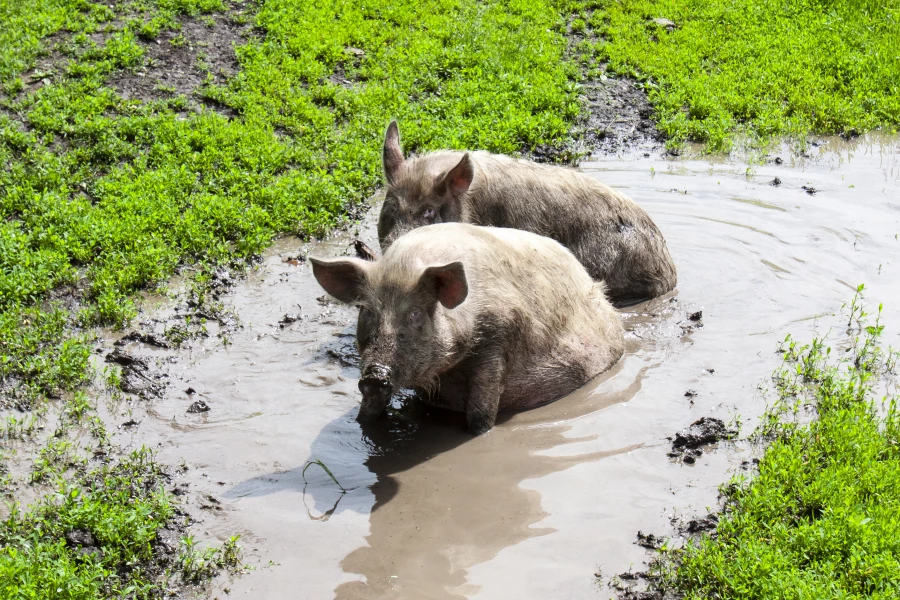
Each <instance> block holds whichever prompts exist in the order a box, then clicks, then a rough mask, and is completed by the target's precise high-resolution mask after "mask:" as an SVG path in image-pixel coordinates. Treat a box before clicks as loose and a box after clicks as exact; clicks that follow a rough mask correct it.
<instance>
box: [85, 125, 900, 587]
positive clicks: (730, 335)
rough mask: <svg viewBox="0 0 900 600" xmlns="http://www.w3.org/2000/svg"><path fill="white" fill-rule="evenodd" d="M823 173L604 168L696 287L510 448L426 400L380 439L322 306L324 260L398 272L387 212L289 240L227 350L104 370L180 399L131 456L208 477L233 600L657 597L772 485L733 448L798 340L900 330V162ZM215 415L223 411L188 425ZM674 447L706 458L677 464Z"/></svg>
mask: <svg viewBox="0 0 900 600" xmlns="http://www.w3.org/2000/svg"><path fill="white" fill-rule="evenodd" d="M810 154H811V155H810V156H809V157H805V158H804V157H800V158H796V159H792V158H788V156H789V155H787V154H783V155H782V156H783V157H785V158H784V159H783V160H782V162H781V164H777V163H776V162H775V161H771V162H769V163H767V164H765V165H762V166H755V167H753V168H752V169H751V171H750V174H749V175H748V171H747V166H748V165H746V164H743V163H741V162H739V161H722V162H714V163H711V162H709V161H707V160H699V159H687V158H680V159H677V160H672V159H671V158H663V157H662V156H660V155H658V154H657V155H654V156H651V157H650V158H645V157H644V156H643V153H638V152H636V153H634V154H633V155H626V156H620V157H611V156H610V157H604V158H601V159H600V160H598V161H596V162H592V163H586V164H583V165H582V169H583V170H584V171H585V172H586V173H588V174H590V175H591V176H594V177H598V178H599V179H601V180H602V181H604V182H605V183H607V184H609V185H612V186H613V187H616V188H619V189H622V190H623V191H624V192H625V193H627V194H628V195H630V196H631V197H632V198H634V199H635V200H636V201H637V202H639V203H640V204H641V205H642V206H644V207H645V208H646V209H647V210H648V212H649V213H650V214H651V216H653V218H654V220H655V221H656V223H657V224H658V225H659V227H660V229H661V230H662V231H663V233H664V234H665V236H666V238H667V240H668V244H669V248H670V251H671V253H672V255H673V257H674V259H675V261H676V264H677V265H678V269H679V284H678V287H677V289H676V290H675V291H674V292H673V293H671V294H669V295H667V296H664V297H662V298H657V299H655V300H652V301H649V302H645V303H642V304H638V305H635V306H631V307H627V308H625V309H624V310H623V312H622V315H623V320H624V323H625V327H626V343H627V351H626V355H625V356H624V357H623V359H622V360H621V361H620V362H619V363H618V364H617V365H616V366H615V367H614V368H612V369H611V370H610V371H608V372H607V373H604V374H603V375H601V376H600V377H598V378H596V379H595V380H593V381H591V382H590V383H589V384H588V385H586V386H585V387H583V388H582V389H580V390H578V391H577V392H575V393H573V394H571V395H570V396H568V397H566V398H563V399H561V400H559V401H557V402H555V403H552V404H549V405H547V406H543V407H540V408H537V409H534V410H531V411H526V412H521V413H506V414H501V416H500V419H499V420H498V423H497V426H496V427H495V428H494V429H493V430H492V431H491V432H489V433H488V434H487V435H484V436H479V437H472V436H471V435H469V434H468V433H467V431H466V428H465V423H464V420H465V419H464V416H462V415H460V414H456V413H447V412H444V411H441V410H439V409H436V408H431V407H428V406H426V405H423V404H422V403H419V402H417V401H416V399H415V398H414V396H412V395H411V394H400V395H398V396H397V397H395V398H394V400H393V402H392V404H391V407H390V409H389V411H388V415H387V417H386V418H383V419H380V420H378V421H377V422H375V423H369V424H365V425H361V424H359V423H357V422H356V420H355V417H356V413H357V410H358V406H359V399H360V394H359V391H358V390H357V382H358V378H359V372H358V370H357V365H358V355H357V354H356V351H355V347H354V343H353V331H354V323H355V318H356V315H355V314H354V312H353V311H352V310H350V309H348V308H347V307H344V306H341V305H339V304H337V303H335V302H333V301H331V300H329V299H328V298H326V297H325V296H324V295H323V292H322V290H321V289H320V288H319V287H318V286H317V285H316V284H315V281H314V279H313V277H312V274H311V270H310V267H309V263H308V261H307V260H306V257H307V256H309V255H314V256H322V257H327V256H342V255H343V256H353V255H356V254H357V252H358V248H359V246H358V244H357V242H358V241H359V242H361V243H362V244H364V245H366V246H367V247H368V248H369V250H370V251H371V252H372V253H373V254H374V253H376V252H377V250H373V249H377V248H378V244H377V239H376V236H375V231H374V220H375V215H376V214H377V211H375V210H371V211H369V213H368V214H367V216H366V217H365V219H364V220H363V221H362V222H361V223H360V225H359V226H357V227H351V228H349V229H348V230H347V231H344V232H339V233H337V234H335V235H334V236H332V237H330V238H328V239H326V240H323V241H321V242H315V243H305V242H302V241H301V240H297V239H290V238H289V239H283V240H280V241H278V242H277V243H276V244H275V246H274V247H273V248H272V249H271V250H270V251H269V252H268V253H267V254H266V256H265V257H264V258H263V260H262V261H261V263H260V264H259V265H258V266H257V267H256V268H255V269H254V270H252V271H251V272H250V273H249V274H248V276H247V277H246V278H245V279H242V280H234V278H232V280H233V281H234V285H231V286H230V287H226V288H224V289H223V291H222V293H221V300H222V302H224V303H225V304H226V305H227V306H229V307H230V310H231V311H232V313H233V316H234V319H233V321H231V324H230V325H228V326H227V327H226V326H225V325H221V324H220V323H219V322H218V321H212V320H211V321H210V322H209V323H208V324H207V328H208V331H207V335H206V336H199V337H196V338H194V339H192V340H190V341H188V342H185V343H184V344H183V345H182V346H181V347H180V348H176V347H170V348H164V347H160V346H159V345H155V344H152V343H149V342H147V341H145V340H144V339H143V338H141V337H140V336H134V337H131V338H129V339H127V340H124V341H122V342H121V345H120V346H114V345H113V342H115V340H116V339H118V337H119V336H113V335H111V334H110V335H109V336H108V337H109V340H108V341H107V344H106V347H105V349H104V353H110V352H113V351H116V350H118V351H119V352H120V356H125V355H127V356H132V357H140V359H141V360H143V361H144V362H145V364H146V365H147V366H148V368H159V369H160V370H161V371H163V370H164V372H165V373H166V374H167V375H168V385H166V386H165V388H164V390H162V391H161V393H160V395H159V397H153V398H149V397H148V399H146V400H144V399H138V398H137V396H135V401H133V402H131V403H129V404H128V407H129V411H130V413H129V415H128V416H129V418H130V419H133V420H134V421H135V423H136V424H135V425H133V426H130V427H127V428H126V427H123V428H121V429H119V430H118V431H117V432H116V434H115V437H116V441H117V442H118V443H120V444H121V445H123V446H124V447H128V446H137V445H140V444H146V445H148V446H153V447H155V448H157V451H158V453H159V458H160V460H161V461H162V462H166V463H169V464H179V463H180V462H181V461H182V460H184V464H185V466H186V471H185V472H184V473H183V474H181V475H180V476H179V483H178V485H179V486H183V487H179V488H178V489H179V490H181V491H182V492H183V493H182V494H181V496H182V498H183V499H184V501H185V504H186V507H187V508H188V509H190V510H193V511H195V513H196V514H199V515H200V516H198V517H197V518H198V519H199V520H201V521H202V522H201V523H200V524H199V526H195V528H194V530H195V531H198V530H199V531H202V532H205V533H206V535H208V536H209V537H210V538H218V539H221V540H224V539H227V537H229V536H231V535H234V534H235V533H239V534H241V535H242V544H243V546H244V548H245V554H244V559H245V561H248V562H250V564H253V565H256V569H255V570H253V571H250V572H248V573H246V574H244V575H243V576H240V577H239V578H237V579H233V580H232V579H221V580H219V581H218V582H217V584H216V588H215V589H214V590H213V591H212V592H211V597H212V596H215V595H218V596H219V597H222V593H223V590H224V589H225V588H228V589H229V590H230V594H231V597H240V596H241V595H245V594H248V595H249V596H248V597H261V598H282V597H284V598H288V597H290V598H295V597H298V598H341V599H353V598H510V597H522V598H532V597H567V598H581V597H585V598H587V597H591V598H593V597H600V598H608V597H616V596H619V595H621V596H623V597H625V596H626V595H627V594H629V593H633V594H642V593H645V592H644V591H641V587H640V586H639V585H638V583H639V582H629V581H627V580H626V579H624V578H623V577H627V576H628V575H627V574H628V573H631V574H632V575H633V574H635V573H638V572H641V571H645V570H646V563H647V561H648V560H649V558H650V557H651V556H652V554H653V551H652V550H648V549H647V548H645V547H644V546H648V545H649V546H655V545H656V543H657V542H658V540H661V539H668V538H674V539H683V538H685V537H688V536H691V535H696V534H698V533H699V532H702V531H710V530H711V528H713V527H714V523H715V520H714V517H710V516H709V510H708V508H707V507H710V508H715V507H716V506H717V497H718V496H717V488H718V486H719V484H721V483H722V482H723V481H726V480H727V479H728V478H729V476H730V475H731V474H732V473H734V472H738V471H742V470H745V469H749V470H750V472H752V465H753V463H752V461H753V459H754V457H756V456H758V453H759V449H758V448H756V447H754V446H752V445H750V444H748V443H746V442H745V441H742V440H741V439H740V438H738V439H734V440H731V441H729V442H728V443H721V439H722V438H723V436H724V437H730V435H731V433H730V431H729V429H730V428H731V427H732V423H738V422H740V423H742V424H743V428H742V429H741V431H742V432H743V433H742V435H746V434H747V433H749V431H751V430H752V428H753V426H754V425H755V424H756V418H757V417H758V416H759V415H760V414H761V413H762V412H763V410H764V409H765V406H766V399H767V396H766V392H765V389H766V382H767V380H768V376H769V375H770V374H771V373H772V372H773V370H774V369H775V368H776V367H777V366H778V365H779V362H780V356H779V355H778V354H777V353H776V349H777V347H778V342H780V341H781V340H783V339H784V337H785V335H786V334H787V333H791V334H792V335H794V336H795V337H797V338H798V339H801V338H804V337H809V336H810V335H812V333H813V331H817V332H819V333H820V334H821V333H823V332H827V331H828V330H829V328H830V327H831V325H832V324H834V323H837V322H838V321H839V319H836V318H835V317H833V313H834V312H835V311H837V310H838V309H839V307H840V306H841V304H842V303H843V302H845V301H847V300H848V299H849V298H850V296H851V295H852V294H853V291H854V290H855V287H856V285H857V284H859V283H865V284H866V289H867V290H868V297H869V298H870V299H871V300H872V302H875V303H877V302H879V301H884V302H885V305H886V306H885V317H884V321H885V322H886V323H894V322H900V304H896V303H892V299H893V298H896V297H898V296H900V267H898V258H897V257H898V256H900V241H898V238H897V236H898V234H900V203H898V202H897V200H896V198H898V197H900V141H898V140H897V138H888V139H879V138H876V137H869V138H862V139H860V140H857V141H856V142H855V143H845V142H843V141H841V140H831V141H829V143H828V144H826V145H823V146H821V147H819V148H816V149H815V152H811V153H810ZM776 176H777V177H778V178H779V179H780V180H781V182H782V183H781V185H779V186H771V185H769V183H770V182H771V181H772V179H773V178H774V177H776ZM803 186H807V187H815V188H816V189H817V190H818V193H817V194H815V195H814V196H811V195H809V194H807V193H806V192H805V191H804V190H803ZM375 203H376V204H377V201H376V202H375ZM176 309H178V310H176ZM144 310H145V314H147V315H149V316H150V317H149V318H148V319H146V322H147V323H152V324H153V327H154V328H155V329H153V328H148V329H146V330H144V329H141V330H140V331H141V332H142V333H141V335H143V334H144V333H150V332H151V330H152V331H154V332H158V331H161V330H165V328H166V326H167V325H166V324H167V323H177V322H178V321H177V318H178V316H179V315H182V314H184V313H185V312H186V311H188V310H189V308H184V307H181V308H179V307H178V306H175V307H173V306H172V305H171V303H170V302H169V301H167V300H165V299H155V300H154V299H148V301H147V302H145V305H144ZM153 319H156V321H154V320H153ZM148 327H149V326H148ZM223 332H224V335H220V334H223ZM100 360H102V358H101V359H100ZM114 364H121V363H118V362H116V363H114ZM122 368H123V369H124V368H126V365H122ZM687 392H690V394H688V393H687ZM198 402H202V403H203V405H205V406H206V407H208V409H209V410H205V411H198V412H189V408H190V407H191V406H194V405H195V403H198ZM122 420H124V419H121V418H119V420H118V421H116V423H119V422H121V421H122ZM676 432H677V433H678V435H675V434H676ZM670 438H671V439H670ZM682 439H683V440H684V441H683V443H682V442H680V441H679V440H682ZM673 443H674V444H675V445H676V446H677V447H678V448H680V449H683V450H685V451H694V450H701V451H702V453H699V454H696V455H694V456H693V458H694V461H693V462H692V463H691V462H689V461H688V460H685V459H684V457H685V456H686V454H681V455H680V457H677V458H675V459H673V458H670V457H669V456H668V454H669V453H670V452H672V451H673ZM743 465H747V467H745V466H743ZM210 498H212V499H214V500H215V502H213V500H211V499H210ZM195 513H192V514H195ZM691 523H693V525H692V524H691ZM639 531H640V532H641V533H642V535H643V536H647V537H645V538H644V541H645V542H646V543H645V544H643V545H639V544H638V543H636V542H637V541H638V540H637V539H636V534H637V532H639ZM650 536H652V537H650ZM651 542H652V543H651ZM596 573H599V574H600V576H599V578H598V577H595V574H596ZM616 574H626V575H625V576H623V575H619V576H617V575H616ZM631 583H634V586H632V587H628V585H626V584H629V585H630V584H631ZM623 586H624V587H623ZM620 588H621V589H620ZM628 589H630V590H632V591H630V592H629V591H627V590H628ZM623 590H625V591H623ZM628 597H634V598H637V597H642V596H638V595H632V596H628Z"/></svg>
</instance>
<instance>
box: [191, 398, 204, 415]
mask: <svg viewBox="0 0 900 600" xmlns="http://www.w3.org/2000/svg"><path fill="white" fill-rule="evenodd" d="M187 411H188V412H189V413H191V414H199V413H205V412H209V411H210V408H209V404H207V403H206V402H204V401H203V400H195V401H194V402H193V403H191V405H190V406H188V409H187Z"/></svg>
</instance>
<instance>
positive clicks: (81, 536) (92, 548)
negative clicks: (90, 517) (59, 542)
mask: <svg viewBox="0 0 900 600" xmlns="http://www.w3.org/2000/svg"><path fill="white" fill-rule="evenodd" d="M65 537H66V545H67V546H69V547H70V548H73V549H75V550H78V551H79V552H81V553H82V554H93V553H95V552H100V549H99V548H98V547H97V542H96V541H95V540H94V536H93V535H92V534H91V532H90V531H88V530H87V529H73V530H72V531H70V532H68V533H66V536H65Z"/></svg>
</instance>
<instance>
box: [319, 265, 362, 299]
mask: <svg viewBox="0 0 900 600" xmlns="http://www.w3.org/2000/svg"><path fill="white" fill-rule="evenodd" d="M309 262H311V263H312V267H313V275H315V277H316V281H318V282H319V285H321V286H322V287H323V288H324V289H325V291H326V292H328V293H329V294H331V295H332V296H334V297H335V298H337V299H338V300H340V301H341V302H346V303H348V304H350V303H353V302H356V301H357V300H359V298H360V296H361V295H362V289H363V286H364V285H365V284H366V273H367V272H368V270H369V264H370V263H368V262H366V261H364V260H360V259H358V258H337V259H334V260H321V259H318V258H312V257H310V259H309Z"/></svg>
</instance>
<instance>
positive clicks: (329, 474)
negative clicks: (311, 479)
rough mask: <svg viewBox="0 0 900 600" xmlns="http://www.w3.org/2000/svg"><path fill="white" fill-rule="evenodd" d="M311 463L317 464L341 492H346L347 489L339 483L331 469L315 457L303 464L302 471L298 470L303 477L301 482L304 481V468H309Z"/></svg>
mask: <svg viewBox="0 0 900 600" xmlns="http://www.w3.org/2000/svg"><path fill="white" fill-rule="evenodd" d="M313 465H316V466H318V467H319V468H321V469H322V470H323V471H325V473H326V474H327V475H328V476H329V477H330V478H331V480H332V481H333V482H334V484H335V485H336V486H338V487H339V488H341V491H342V492H344V493H346V492H347V490H346V489H344V486H342V485H341V484H340V482H339V481H338V480H337V477H335V476H334V473H332V472H331V469H329V468H328V467H327V466H326V465H325V463H323V462H322V461H321V460H319V459H318V458H317V459H315V460H310V461H307V463H306V464H305V465H303V471H301V472H300V476H301V477H302V478H303V483H306V470H307V469H308V468H310V467H311V466H313Z"/></svg>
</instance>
